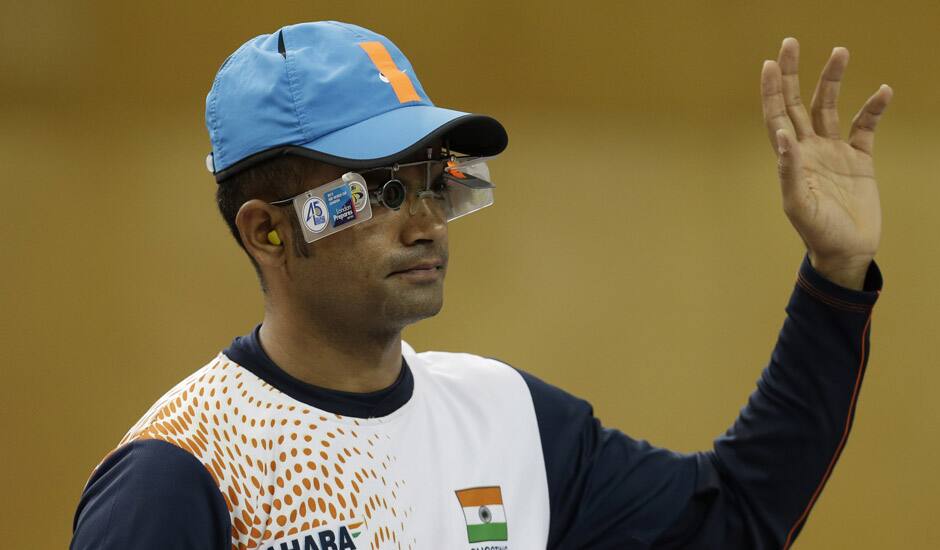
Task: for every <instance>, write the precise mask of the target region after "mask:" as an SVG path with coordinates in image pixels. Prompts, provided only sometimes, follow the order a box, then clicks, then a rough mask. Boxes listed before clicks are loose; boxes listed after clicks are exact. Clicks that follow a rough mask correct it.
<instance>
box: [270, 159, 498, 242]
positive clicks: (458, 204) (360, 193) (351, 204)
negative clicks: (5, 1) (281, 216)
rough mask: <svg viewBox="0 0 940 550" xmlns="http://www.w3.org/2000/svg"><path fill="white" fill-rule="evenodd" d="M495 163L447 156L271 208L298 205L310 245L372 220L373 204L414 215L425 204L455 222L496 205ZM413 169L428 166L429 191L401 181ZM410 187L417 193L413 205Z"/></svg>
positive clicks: (333, 185) (346, 178)
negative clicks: (404, 208)
mask: <svg viewBox="0 0 940 550" xmlns="http://www.w3.org/2000/svg"><path fill="white" fill-rule="evenodd" d="M428 156H430V152H429V155H428ZM489 158H492V157H457V156H447V157H445V158H440V159H434V160H422V161H418V162H409V163H404V164H393V165H391V166H380V167H377V168H368V169H366V170H360V171H358V172H347V173H345V174H343V176H342V177H341V178H339V179H336V180H333V181H331V182H329V183H326V184H323V185H321V186H319V187H317V188H315V189H311V190H309V191H305V192H303V193H301V194H299V195H297V196H295V197H291V198H288V199H283V200H279V201H274V202H272V203H270V204H272V205H275V206H286V205H289V204H292V205H293V206H294V211H295V212H296V213H297V219H298V221H299V222H300V228H301V229H302V230H303V233H304V240H305V241H307V242H308V243H312V242H314V241H316V240H319V239H322V238H323V237H326V236H329V235H332V234H333V233H336V232H337V231H342V230H343V229H347V228H349V227H352V226H354V225H356V224H359V223H362V222H365V221H368V220H370V219H372V206H373V205H375V206H381V207H384V208H388V209H390V210H399V209H401V207H402V206H403V205H404V204H405V203H406V202H408V203H409V206H408V210H409V213H410V214H412V215H413V214H415V213H416V212H417V211H418V208H419V204H420V203H422V202H425V203H427V204H428V206H429V207H430V208H431V209H432V211H433V210H439V211H442V212H443V215H444V219H445V220H446V221H448V222H449V221H451V220H455V219H457V218H459V217H461V216H466V215H467V214H470V213H471V212H476V211H477V210H480V209H481V208H486V207H487V206H490V205H491V204H493V189H494V186H493V184H492V183H490V170H489V167H488V166H487V165H486V161H487V160H488V159H489ZM411 166H424V167H425V178H424V185H423V186H410V185H406V184H405V183H403V182H402V181H401V180H400V179H399V177H398V172H399V171H400V170H401V169H402V168H407V167H411ZM409 187H411V188H412V189H415V188H417V190H416V191H412V195H413V196H412V197H410V200H409V192H408V191H409Z"/></svg>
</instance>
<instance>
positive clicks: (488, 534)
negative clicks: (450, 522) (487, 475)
mask: <svg viewBox="0 0 940 550" xmlns="http://www.w3.org/2000/svg"><path fill="white" fill-rule="evenodd" d="M455 492H456V493H457V500H458V501H460V507H461V508H463V517H464V520H465V521H466V522H467V542H470V543H475V542H488V541H500V540H509V526H508V524H507V523H506V509H505V508H504V507H503V493H502V491H501V490H500V488H499V486H498V485H497V486H493V487H472V488H469V489H460V490H459V491H455ZM494 548H497V547H494Z"/></svg>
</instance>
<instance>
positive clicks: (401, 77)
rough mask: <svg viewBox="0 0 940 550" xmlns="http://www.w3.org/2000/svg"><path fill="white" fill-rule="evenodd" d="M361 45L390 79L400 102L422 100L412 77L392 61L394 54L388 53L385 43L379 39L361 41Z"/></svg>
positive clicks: (376, 65) (381, 71) (380, 70)
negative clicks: (412, 81)
mask: <svg viewBox="0 0 940 550" xmlns="http://www.w3.org/2000/svg"><path fill="white" fill-rule="evenodd" d="M359 46H361V47H362V49H363V50H365V52H366V54H368V56H369V59H371V60H372V63H374V64H375V67H376V68H377V69H378V70H379V72H380V73H382V74H383V75H384V76H385V78H387V79H388V83H389V84H391V85H392V89H393V90H395V95H396V96H398V101H399V103H407V102H409V101H421V96H419V95H418V92H417V91H415V87H414V84H412V83H411V79H410V78H408V75H406V74H405V73H403V72H402V71H401V69H399V68H398V67H397V66H396V65H395V62H394V61H392V56H391V55H390V54H389V53H388V50H386V49H385V45H384V44H382V43H381V42H378V41H373V42H360V43H359Z"/></svg>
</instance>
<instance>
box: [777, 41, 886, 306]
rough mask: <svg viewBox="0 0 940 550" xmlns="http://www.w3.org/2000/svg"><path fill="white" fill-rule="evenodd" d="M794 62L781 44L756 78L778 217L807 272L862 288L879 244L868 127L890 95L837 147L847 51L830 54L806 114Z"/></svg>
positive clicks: (862, 115)
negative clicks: (772, 156)
mask: <svg viewBox="0 0 940 550" xmlns="http://www.w3.org/2000/svg"><path fill="white" fill-rule="evenodd" d="M799 57H800V46H799V43H798V42H797V41H796V39H794V38H787V39H785V40H784V41H783V44H782V46H781V47H780V54H779V56H778V57H777V61H765V62H764V67H763V70H762V71H761V96H762V102H763V110H764V122H765V124H766V125H767V132H768V136H769V137H770V143H771V146H772V147H773V148H774V151H775V152H776V153H777V160H778V169H779V175H780V186H781V190H782V192H783V210H784V212H786V214H787V217H788V218H789V219H790V223H792V224H793V227H795V228H796V231H797V232H798V233H799V234H800V237H801V238H802V239H803V242H804V243H805V244H806V248H807V250H808V251H809V257H810V262H811V263H812V264H813V267H814V268H815V269H816V270H817V271H819V272H820V273H821V274H822V275H823V276H825V277H826V278H828V279H829V280H831V281H833V282H835V283H837V284H839V285H841V286H844V287H847V288H855V289H861V288H862V284H863V282H864V278H865V273H866V271H867V269H868V266H869V264H870V263H871V260H872V258H874V256H875V252H876V251H877V250H878V243H879V241H880V239H881V203H880V200H879V198H878V185H877V183H876V181H875V171H874V163H873V160H872V149H873V146H874V140H875V126H876V125H877V124H878V120H879V119H880V118H881V114H882V113H883V112H884V110H885V108H886V107H887V105H888V102H889V101H890V100H891V96H892V93H893V92H892V91H891V88H889V87H888V86H886V85H882V86H881V87H880V88H878V91H876V92H875V93H874V94H873V95H872V96H871V97H870V98H868V101H866V102H865V105H863V106H862V108H861V110H859V111H858V114H856V115H855V118H854V119H853V120H852V128H851V130H850V131H849V136H848V139H847V140H843V139H842V137H841V135H840V133H839V115H838V112H837V110H836V101H837V99H838V97H839V86H840V84H841V82H842V75H843V73H844V72H845V67H846V65H847V64H848V61H849V51H848V50H847V49H845V48H835V49H833V50H832V55H830V57H829V61H828V62H827V63H826V66H825V67H824V68H823V71H822V74H821V75H820V77H819V82H818V83H817V84H816V91H815V92H814V93H813V100H812V104H811V107H810V112H809V113H807V112H806V108H805V107H804V106H803V102H802V100H801V99H800V83H799V76H798V68H799Z"/></svg>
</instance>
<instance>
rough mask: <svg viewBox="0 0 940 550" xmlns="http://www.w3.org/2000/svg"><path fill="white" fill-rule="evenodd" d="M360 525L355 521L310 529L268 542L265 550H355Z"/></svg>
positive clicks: (359, 533) (359, 522)
mask: <svg viewBox="0 0 940 550" xmlns="http://www.w3.org/2000/svg"><path fill="white" fill-rule="evenodd" d="M362 523H363V522H361V521H357V522H355V523H350V524H347V525H340V526H338V527H332V528H327V529H311V530H310V531H306V532H304V533H298V534H296V535H294V536H293V537H289V538H284V539H279V540H276V541H274V542H268V543H265V544H263V545H262V546H261V548H264V549H265V550H357V549H358V548H359V547H358V546H356V539H357V538H358V537H359V535H361V534H362Z"/></svg>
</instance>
